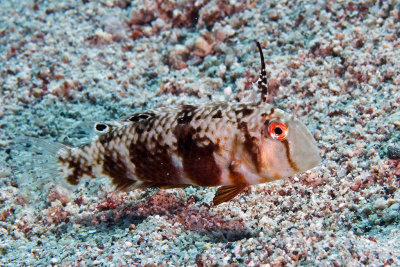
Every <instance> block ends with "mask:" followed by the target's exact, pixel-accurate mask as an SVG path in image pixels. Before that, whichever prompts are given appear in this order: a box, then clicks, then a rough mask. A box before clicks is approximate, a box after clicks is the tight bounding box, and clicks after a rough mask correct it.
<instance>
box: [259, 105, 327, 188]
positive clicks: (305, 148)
mask: <svg viewBox="0 0 400 267" xmlns="http://www.w3.org/2000/svg"><path fill="white" fill-rule="evenodd" d="M271 111H272V112H271ZM263 114H266V113H265V112H264V113H263ZM256 128H258V129H257V130H258V133H259V135H258V136H259V138H257V139H258V142H259V143H258V151H257V158H258V159H257V161H258V170H257V171H258V173H259V175H260V177H262V178H261V179H262V180H261V181H260V182H269V181H273V180H277V179H281V178H284V177H288V176H291V175H294V174H296V173H300V172H304V171H306V170H309V169H311V168H313V167H315V166H317V165H318V164H319V163H320V161H321V157H320V155H319V149H318V146H317V143H316V141H315V139H314V137H313V135H312V134H311V133H310V131H309V130H308V129H307V127H306V126H305V125H304V124H303V123H302V122H301V121H300V120H299V119H297V118H295V117H294V116H292V115H290V114H288V113H285V112H283V111H282V110H279V109H273V108H272V109H271V108H270V109H269V114H268V113H267V115H265V116H264V117H263V119H262V120H261V121H260V122H259V123H258V126H256Z"/></svg>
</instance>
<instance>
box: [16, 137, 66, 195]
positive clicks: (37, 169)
mask: <svg viewBox="0 0 400 267" xmlns="http://www.w3.org/2000/svg"><path fill="white" fill-rule="evenodd" d="M13 148H14V149H15V150H17V151H18V153H19V154H18V156H21V157H22V158H23V163H24V164H23V165H21V166H19V167H16V168H18V169H19V170H20V172H23V173H24V174H29V173H33V174H34V176H35V177H36V178H38V177H40V178H42V182H43V183H45V184H47V183H48V182H50V181H53V182H56V183H59V182H61V183H62V185H63V187H67V188H68V187H69V186H68V185H67V183H65V182H64V179H61V178H62V176H63V175H62V174H61V173H60V162H59V155H60V154H65V153H68V151H70V150H71V148H70V147H68V146H66V145H63V144H60V143H57V142H54V141H51V140H48V139H42V138H37V137H31V136H21V137H17V138H15V139H14V146H13ZM29 154H30V155H29ZM32 154H34V156H33V157H32ZM25 157H26V160H25V159H24V158H25ZM30 159H32V160H30ZM29 163H33V166H31V165H30V164H29Z"/></svg>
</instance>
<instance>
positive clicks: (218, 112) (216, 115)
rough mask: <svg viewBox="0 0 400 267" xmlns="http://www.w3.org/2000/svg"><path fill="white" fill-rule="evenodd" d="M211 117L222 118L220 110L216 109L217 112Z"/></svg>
mask: <svg viewBox="0 0 400 267" xmlns="http://www.w3.org/2000/svg"><path fill="white" fill-rule="evenodd" d="M212 118H213V119H221V118H222V112H221V110H218V111H217V113H215V115H214V116H212Z"/></svg>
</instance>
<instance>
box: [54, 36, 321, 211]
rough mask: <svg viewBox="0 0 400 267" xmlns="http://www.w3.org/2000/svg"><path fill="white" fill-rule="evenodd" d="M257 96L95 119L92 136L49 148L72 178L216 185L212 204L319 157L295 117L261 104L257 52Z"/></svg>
mask: <svg viewBox="0 0 400 267" xmlns="http://www.w3.org/2000/svg"><path fill="white" fill-rule="evenodd" d="M256 44H257V47H258V50H259V53H260V57H261V72H260V77H259V79H258V81H257V88H256V90H259V91H260V95H261V97H260V99H259V101H255V102H253V103H252V102H250V103H238V102H234V103H230V102H211V103H206V104H203V105H188V104H186V105H181V106H176V107H163V108H156V109H153V110H146V111H144V112H137V113H134V114H131V115H128V116H125V117H123V118H121V119H119V120H116V121H110V122H98V123H96V124H95V125H94V128H95V130H96V131H97V133H98V135H97V136H96V137H95V138H94V140H92V142H90V143H88V144H85V145H82V146H78V147H68V146H62V147H61V148H60V149H58V150H57V151H56V157H57V162H58V164H59V171H60V173H61V176H63V177H64V178H65V179H66V181H67V182H68V183H69V184H71V185H77V184H78V183H79V182H80V181H81V180H82V178H84V177H90V178H96V177H104V176H106V177H109V178H110V179H111V181H112V183H113V184H114V185H115V187H116V189H117V190H134V189H137V188H184V187H187V186H201V187H217V186H219V188H218V190H217V192H216V194H215V197H214V199H213V204H214V205H219V204H221V203H223V202H227V201H229V200H231V199H232V198H234V197H235V196H236V195H238V194H239V193H241V192H242V191H243V190H244V189H245V188H247V187H248V186H251V185H255V184H261V183H267V182H271V181H275V180H278V179H282V178H285V177H289V176H292V175H295V174H297V173H300V172H304V171H307V170H309V169H311V168H313V167H315V166H317V165H318V164H319V162H320V161H321V158H320V155H319V149H318V146H317V143H316V141H315V140H314V138H313V135H312V134H311V133H310V131H309V130H308V129H307V127H306V126H305V125H304V124H303V123H302V122H301V121H300V120H299V119H297V118H296V117H294V116H293V115H290V114H289V113H286V112H284V111H283V110H281V109H278V108H275V107H274V106H273V105H271V104H269V103H267V93H268V83H267V72H266V69H265V63H264V55H263V52H262V48H261V45H260V43H259V42H257V41H256Z"/></svg>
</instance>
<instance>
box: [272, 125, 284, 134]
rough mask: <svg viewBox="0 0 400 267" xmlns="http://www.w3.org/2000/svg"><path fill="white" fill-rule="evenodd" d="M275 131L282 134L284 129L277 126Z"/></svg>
mask: <svg viewBox="0 0 400 267" xmlns="http://www.w3.org/2000/svg"><path fill="white" fill-rule="evenodd" d="M274 133H275V134H276V135H281V134H282V133H283V131H282V129H281V128H280V127H276V128H275V129H274Z"/></svg>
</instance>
